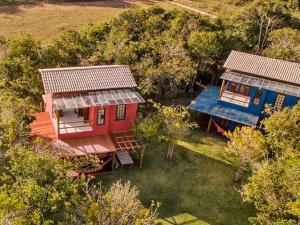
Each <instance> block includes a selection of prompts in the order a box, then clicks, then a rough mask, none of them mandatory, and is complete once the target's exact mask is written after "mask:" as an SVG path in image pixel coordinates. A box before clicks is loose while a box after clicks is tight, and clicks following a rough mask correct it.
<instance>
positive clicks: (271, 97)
mask: <svg viewBox="0 0 300 225" xmlns="http://www.w3.org/2000/svg"><path fill="white" fill-rule="evenodd" d="M256 90H258V88H257V87H251V88H250V90H249V96H250V104H249V106H248V107H244V106H240V105H236V104H233V103H229V102H224V101H222V100H220V99H219V100H218V103H219V104H220V105H223V106H226V107H229V108H233V109H237V110H240V111H243V112H248V113H251V114H253V115H255V116H259V117H261V118H262V117H264V115H263V114H262V111H263V110H264V107H265V105H266V104H271V105H274V103H275V101H276V98H277V93H276V92H274V91H269V90H262V91H263V95H262V97H261V100H260V104H259V105H258V106H256V105H254V104H253V100H254V95H255V91H256ZM285 96H286V97H285V100H284V103H283V105H284V106H287V107H291V106H294V105H296V104H297V102H298V98H297V97H295V96H290V95H285Z"/></svg>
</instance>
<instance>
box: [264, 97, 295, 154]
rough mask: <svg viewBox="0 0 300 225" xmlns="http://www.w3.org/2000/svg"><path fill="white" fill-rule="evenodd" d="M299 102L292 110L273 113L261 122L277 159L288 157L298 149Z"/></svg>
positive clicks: (287, 109) (285, 109)
mask: <svg viewBox="0 0 300 225" xmlns="http://www.w3.org/2000/svg"><path fill="white" fill-rule="evenodd" d="M299 120H300V102H299V103H298V104H297V105H295V106H294V107H293V108H288V107H286V108H284V109H283V110H282V111H279V112H274V113H273V114H272V115H271V116H270V117H269V118H268V119H265V120H264V121H263V124H264V126H265V129H266V132H267V134H268V135H267V141H268V144H269V145H270V147H271V151H273V153H274V154H275V156H276V157H277V158H279V157H281V156H284V155H286V154H287V155H288V154H289V153H290V152H291V151H292V152H293V151H296V149H299V147H300V145H299V144H300V124H299Z"/></svg>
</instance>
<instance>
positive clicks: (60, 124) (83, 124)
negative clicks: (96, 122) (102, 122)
mask: <svg viewBox="0 0 300 225" xmlns="http://www.w3.org/2000/svg"><path fill="white" fill-rule="evenodd" d="M53 117H54V118H55V121H56V128H57V132H58V134H60V133H61V132H60V131H61V130H66V129H71V128H83V127H91V124H90V123H89V122H86V121H85V120H84V119H83V120H77V121H68V122H62V121H60V117H57V115H56V113H53ZM70 124H75V125H72V126H68V127H65V126H64V125H70ZM76 124H78V125H76Z"/></svg>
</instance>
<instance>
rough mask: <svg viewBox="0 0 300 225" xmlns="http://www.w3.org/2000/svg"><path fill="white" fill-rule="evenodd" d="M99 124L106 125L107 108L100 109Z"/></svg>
mask: <svg viewBox="0 0 300 225" xmlns="http://www.w3.org/2000/svg"><path fill="white" fill-rule="evenodd" d="M97 124H98V125H104V124H105V109H103V108H101V109H98V118H97Z"/></svg>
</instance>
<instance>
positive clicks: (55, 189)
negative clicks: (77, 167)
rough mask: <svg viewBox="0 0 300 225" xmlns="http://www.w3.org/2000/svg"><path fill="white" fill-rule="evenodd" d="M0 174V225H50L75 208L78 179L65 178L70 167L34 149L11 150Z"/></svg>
mask: <svg viewBox="0 0 300 225" xmlns="http://www.w3.org/2000/svg"><path fill="white" fill-rule="evenodd" d="M7 155H8V157H7V158H6V160H5V168H4V171H3V172H2V173H1V174H0V185H1V188H0V223H1V224H53V223H59V222H63V221H64V216H63V215H64V213H66V212H67V211H68V210H69V208H73V207H75V203H76V202H77V201H78V198H79V197H80V195H79V191H80V190H81V189H82V188H83V186H82V184H83V181H82V180H81V179H73V178H71V177H68V176H67V173H68V171H69V169H70V168H71V166H72V165H71V164H70V163H69V162H67V161H65V160H64V159H61V158H58V157H55V156H54V155H52V154H51V153H49V152H47V151H39V152H38V153H37V152H36V146H30V145H28V146H27V147H11V148H10V149H9V150H8V152H7Z"/></svg>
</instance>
